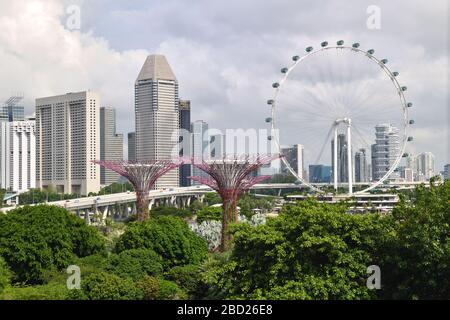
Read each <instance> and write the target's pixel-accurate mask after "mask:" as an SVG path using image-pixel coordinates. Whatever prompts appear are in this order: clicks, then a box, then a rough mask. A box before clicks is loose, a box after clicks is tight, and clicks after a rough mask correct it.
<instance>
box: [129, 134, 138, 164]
mask: <svg viewBox="0 0 450 320" xmlns="http://www.w3.org/2000/svg"><path fill="white" fill-rule="evenodd" d="M128 161H136V133H135V132H128Z"/></svg>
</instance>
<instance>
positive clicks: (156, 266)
mask: <svg viewBox="0 0 450 320" xmlns="http://www.w3.org/2000/svg"><path fill="white" fill-rule="evenodd" d="M162 263H163V261H162V258H161V256H159V255H158V254H157V253H156V252H155V251H153V250H149V249H131V250H125V251H122V252H120V253H119V254H113V255H112V256H111V257H110V258H109V264H110V265H109V268H108V269H109V270H111V271H112V272H113V273H115V274H116V275H118V276H120V277H122V278H131V279H133V280H138V279H140V278H143V277H144V276H146V275H153V276H156V275H160V274H161V273H162V272H163V266H162Z"/></svg>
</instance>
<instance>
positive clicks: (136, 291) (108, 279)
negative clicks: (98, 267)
mask: <svg viewBox="0 0 450 320" xmlns="http://www.w3.org/2000/svg"><path fill="white" fill-rule="evenodd" d="M81 290H82V295H79V296H78V297H77V298H78V299H79V298H86V299H89V300H140V299H142V298H143V296H144V294H143V292H142V290H141V289H140V288H138V287H137V286H136V285H135V283H134V282H133V280H131V279H130V278H126V279H123V278H121V277H119V276H116V275H114V274H109V273H105V272H101V273H93V274H91V275H89V276H87V277H86V278H83V281H82V283H81Z"/></svg>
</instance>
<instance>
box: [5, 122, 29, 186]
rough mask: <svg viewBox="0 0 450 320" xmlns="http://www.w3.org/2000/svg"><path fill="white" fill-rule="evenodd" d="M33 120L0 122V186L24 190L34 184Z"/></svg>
mask: <svg viewBox="0 0 450 320" xmlns="http://www.w3.org/2000/svg"><path fill="white" fill-rule="evenodd" d="M35 124H36V123H35V121H34V120H31V119H30V120H28V119H27V120H26V121H12V122H6V121H1V122H0V188H2V189H7V190H11V191H14V192H26V191H28V189H31V188H35V186H36V176H35V173H36V135H35Z"/></svg>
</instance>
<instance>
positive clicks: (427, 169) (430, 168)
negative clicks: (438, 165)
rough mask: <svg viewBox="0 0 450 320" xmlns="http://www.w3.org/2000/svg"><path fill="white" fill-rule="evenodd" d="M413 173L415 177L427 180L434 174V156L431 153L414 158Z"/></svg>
mask: <svg viewBox="0 0 450 320" xmlns="http://www.w3.org/2000/svg"><path fill="white" fill-rule="evenodd" d="M415 171H416V174H417V176H423V177H424V179H425V180H429V179H430V178H431V177H433V176H434V174H435V168H434V155H433V154H432V153H431V152H422V153H419V154H418V155H417V156H416V157H415Z"/></svg>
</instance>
